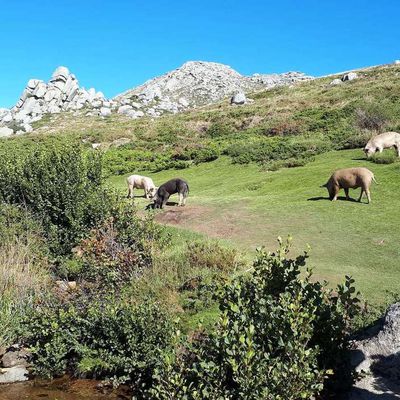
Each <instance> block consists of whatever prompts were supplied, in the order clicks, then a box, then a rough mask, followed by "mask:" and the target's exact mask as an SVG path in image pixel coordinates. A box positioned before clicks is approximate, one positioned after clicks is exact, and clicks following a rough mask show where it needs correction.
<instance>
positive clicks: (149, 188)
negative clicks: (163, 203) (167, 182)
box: [126, 175, 157, 199]
mask: <svg viewBox="0 0 400 400" xmlns="http://www.w3.org/2000/svg"><path fill="white" fill-rule="evenodd" d="M126 182H127V184H128V197H130V198H133V189H144V195H145V197H146V199H150V198H152V197H153V196H154V195H155V194H156V191H157V188H156V186H155V185H154V182H153V180H152V179H151V178H148V177H147V176H142V175H131V176H129V177H128V178H127V179H126Z"/></svg>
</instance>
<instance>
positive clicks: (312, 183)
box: [110, 150, 400, 303]
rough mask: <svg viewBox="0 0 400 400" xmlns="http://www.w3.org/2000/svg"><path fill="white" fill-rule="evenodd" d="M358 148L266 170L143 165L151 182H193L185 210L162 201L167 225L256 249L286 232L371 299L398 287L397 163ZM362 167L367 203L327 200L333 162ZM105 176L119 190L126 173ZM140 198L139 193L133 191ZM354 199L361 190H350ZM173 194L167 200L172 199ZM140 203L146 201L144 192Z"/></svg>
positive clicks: (318, 263)
mask: <svg viewBox="0 0 400 400" xmlns="http://www.w3.org/2000/svg"><path fill="white" fill-rule="evenodd" d="M362 156H363V154H362V152H361V151H360V150H346V151H334V152H330V153H327V154H324V155H320V156H318V157H316V159H315V161H313V162H311V163H309V164H307V165H306V166H304V167H299V168H292V169H282V170H279V171H276V172H263V171H261V170H260V168H259V167H258V166H256V165H253V164H252V165H248V166H238V165H232V164H231V163H230V161H229V159H228V158H221V159H220V160H217V161H214V162H211V163H207V164H202V165H199V166H195V167H192V168H189V169H186V170H183V171H162V172H159V173H151V172H150V171H142V172H143V173H144V174H147V175H149V176H151V177H152V178H153V180H154V181H155V183H156V185H158V184H161V183H162V182H164V181H166V180H167V179H169V178H171V177H174V176H180V177H183V178H185V179H187V180H188V182H189V184H190V197H189V200H188V206H187V207H186V208H178V207H173V206H170V207H167V208H166V209H165V211H163V212H161V213H159V214H158V215H157V219H158V220H159V221H161V222H163V223H167V224H170V225H172V226H178V227H181V228H184V229H187V230H192V231H196V232H200V233H202V234H205V235H207V236H211V237H214V238H221V239H224V240H227V241H228V242H229V243H230V244H231V245H233V246H234V247H238V248H240V249H241V250H242V251H245V252H246V253H247V254H248V255H249V257H250V256H252V255H254V249H255V248H256V247H257V246H260V245H265V246H266V248H268V249H273V248H274V247H275V243H276V237H277V236H279V235H280V236H283V237H284V236H286V235H287V234H291V235H293V237H294V239H295V240H294V245H295V246H294V248H295V250H296V251H298V250H301V249H303V248H305V246H306V244H309V245H310V246H311V249H312V250H311V254H312V256H311V260H310V261H311V265H312V266H313V267H315V273H316V276H317V277H319V278H323V279H327V280H329V281H330V282H332V283H336V282H339V281H341V280H342V278H343V276H344V275H352V276H353V277H354V278H355V279H356V282H357V285H358V287H359V289H360V290H361V291H362V292H363V294H364V295H365V297H366V298H367V299H368V300H370V301H372V302H374V303H376V302H378V303H381V302H383V301H384V300H385V297H386V295H387V293H385V290H389V291H395V292H399V291H400V279H399V271H398V260H399V256H400V250H399V247H398V237H399V235H400V227H399V224H398V221H399V220H400V200H399V199H400V188H399V185H398V178H399V173H400V164H398V163H396V164H390V165H377V164H374V163H371V162H367V161H366V160H364V159H363V158H362ZM352 166H366V167H368V168H370V169H371V170H372V171H373V172H374V173H375V176H376V179H377V181H378V182H379V186H378V185H374V186H373V187H372V203H371V204H369V205H367V204H366V200H365V199H364V200H363V203H361V204H360V203H358V202H348V201H344V200H343V199H344V193H341V196H342V198H341V199H340V200H339V201H337V202H336V203H334V202H330V201H328V198H327V191H326V189H324V188H320V187H319V186H320V185H321V184H323V183H325V182H326V180H327V179H328V177H329V176H330V174H331V173H332V171H333V170H334V169H336V168H345V167H352ZM110 182H111V183H112V184H113V185H114V186H115V187H117V188H118V189H119V190H120V191H121V193H125V191H126V183H125V177H120V176H116V177H113V178H111V179H110ZM136 195H137V196H142V191H140V190H139V191H137V192H136ZM350 196H351V197H352V198H354V199H357V198H358V196H359V189H357V190H355V191H351V192H350ZM174 201H177V198H171V203H173V202H174ZM136 203H137V204H138V205H139V207H144V206H145V205H147V203H148V202H147V201H146V200H145V199H143V198H141V197H138V198H137V199H136Z"/></svg>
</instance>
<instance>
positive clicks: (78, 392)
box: [0, 376, 132, 400]
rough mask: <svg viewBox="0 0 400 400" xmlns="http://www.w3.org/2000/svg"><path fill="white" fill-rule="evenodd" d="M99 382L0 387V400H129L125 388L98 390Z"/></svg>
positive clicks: (60, 381) (40, 382) (67, 379)
mask: <svg viewBox="0 0 400 400" xmlns="http://www.w3.org/2000/svg"><path fill="white" fill-rule="evenodd" d="M99 383H100V382H99V381H95V380H91V379H71V378H70V377H67V376H65V377H62V378H58V379H54V380H52V381H48V380H38V379H35V380H32V381H28V382H22V383H13V384H9V385H0V400H106V399H107V400H131V399H132V395H129V390H128V388H127V387H120V388H118V389H115V390H114V389H110V388H101V389H99V388H98V385H99Z"/></svg>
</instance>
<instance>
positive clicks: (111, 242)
mask: <svg viewBox="0 0 400 400" xmlns="http://www.w3.org/2000/svg"><path fill="white" fill-rule="evenodd" d="M111 214H112V216H111V217H110V218H109V219H107V220H106V221H105V222H104V223H103V224H102V225H101V226H99V227H98V228H97V229H94V230H93V231H92V232H91V235H90V237H88V238H87V239H84V240H83V241H82V242H81V244H80V247H79V250H80V255H79V257H78V256H77V259H76V260H75V261H76V262H79V263H78V264H77V265H76V264H75V265H74V264H72V265H71V264H69V267H70V269H69V270H71V267H72V269H74V267H76V272H77V273H76V275H75V276H74V278H76V279H79V280H82V281H85V282H90V283H91V287H92V289H95V290H96V291H101V290H107V291H108V290H111V289H113V288H117V287H119V288H120V287H122V286H124V285H126V284H129V282H130V281H131V280H132V279H133V278H135V277H138V276H140V275H141V274H142V273H143V271H144V270H145V269H149V268H151V267H152V265H153V250H154V249H155V248H157V249H159V248H162V247H163V246H164V245H165V244H166V243H167V242H168V237H166V236H165V235H163V230H162V228H161V226H159V225H157V224H155V223H154V221H153V218H152V216H151V215H148V216H146V217H145V218H141V217H139V216H138V215H137V212H136V209H135V208H134V207H132V204H126V203H122V204H120V205H118V206H117V207H116V208H115V209H113V210H112V211H111ZM70 278H71V277H70ZM93 285H94V286H93Z"/></svg>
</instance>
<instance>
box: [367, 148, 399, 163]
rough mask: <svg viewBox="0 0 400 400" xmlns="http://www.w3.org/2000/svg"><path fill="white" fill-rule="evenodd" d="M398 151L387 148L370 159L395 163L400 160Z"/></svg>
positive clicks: (377, 161)
mask: <svg viewBox="0 0 400 400" xmlns="http://www.w3.org/2000/svg"><path fill="white" fill-rule="evenodd" d="M398 159H399V158H398V156H397V151H393V150H386V151H383V152H382V153H375V154H374V155H373V156H372V157H371V158H370V160H371V161H372V162H373V163H375V164H393V163H395V162H397V161H398Z"/></svg>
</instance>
